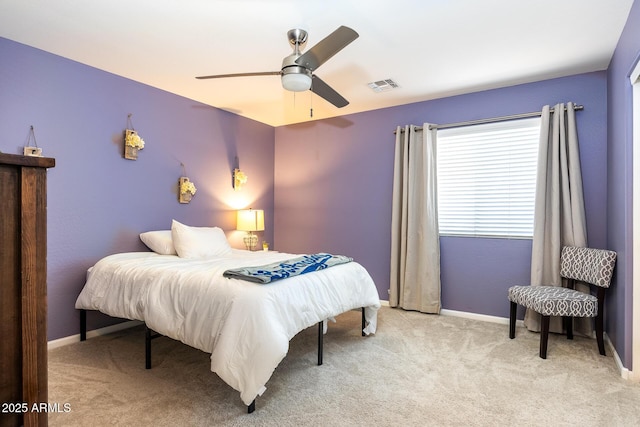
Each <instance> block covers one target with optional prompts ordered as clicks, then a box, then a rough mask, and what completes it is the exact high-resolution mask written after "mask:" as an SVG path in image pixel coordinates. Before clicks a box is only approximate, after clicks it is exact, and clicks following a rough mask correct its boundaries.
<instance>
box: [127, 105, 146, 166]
mask: <svg viewBox="0 0 640 427" xmlns="http://www.w3.org/2000/svg"><path fill="white" fill-rule="evenodd" d="M128 128H131V129H128ZM143 148H144V139H142V138H141V137H140V135H138V132H136V131H135V130H134V128H133V123H132V122H131V114H129V115H128V116H127V129H125V131H124V158H125V159H129V160H137V159H138V150H142V149H143Z"/></svg>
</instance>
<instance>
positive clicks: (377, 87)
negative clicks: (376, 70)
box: [367, 79, 398, 92]
mask: <svg viewBox="0 0 640 427" xmlns="http://www.w3.org/2000/svg"><path fill="white" fill-rule="evenodd" d="M367 86H369V87H370V88H371V90H373V91H374V92H386V91H388V90H391V89H397V88H398V84H397V83H396V82H394V81H393V80H391V79H384V80H378V81H377V82H371V83H369V84H368V85H367Z"/></svg>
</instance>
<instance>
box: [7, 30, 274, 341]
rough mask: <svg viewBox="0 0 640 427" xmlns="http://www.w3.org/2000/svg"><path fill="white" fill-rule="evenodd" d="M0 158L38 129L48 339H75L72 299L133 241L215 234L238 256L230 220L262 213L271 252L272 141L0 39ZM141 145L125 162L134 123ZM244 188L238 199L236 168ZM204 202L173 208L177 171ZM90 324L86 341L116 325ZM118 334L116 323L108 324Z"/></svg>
mask: <svg viewBox="0 0 640 427" xmlns="http://www.w3.org/2000/svg"><path fill="white" fill-rule="evenodd" d="M0 58H2V62H1V65H0V94H1V95H0V132H1V133H2V140H1V141H0V150H1V151H3V152H6V153H15V154H20V153H21V152H22V146H24V145H25V142H26V140H27V136H28V131H29V126H30V125H34V127H35V134H36V137H37V142H38V145H39V146H40V147H41V148H42V149H43V153H44V155H45V156H48V157H54V158H55V159H56V167H55V168H53V169H51V170H50V171H49V174H48V275H47V276H48V299H49V304H48V306H49V316H48V318H49V330H48V336H49V339H50V340H51V339H55V338H59V337H64V336H69V335H72V334H76V333H78V330H79V327H78V313H77V312H76V310H75V309H74V303H75V299H76V297H77V296H78V293H79V292H80V289H81V288H82V286H83V284H84V276H85V272H86V269H87V268H88V267H90V266H91V265H93V264H94V263H95V262H96V261H97V260H98V259H99V258H101V257H103V256H105V255H108V254H112V253H115V252H122V251H140V250H146V249H145V246H144V245H143V244H142V243H141V242H140V240H139V238H138V234H139V233H140V232H142V231H147V230H151V229H169V228H170V225H171V219H172V218H175V219H177V220H179V221H181V222H184V223H186V224H190V225H196V226H205V225H206V226H211V225H218V226H220V227H221V228H223V229H224V230H225V231H227V232H228V233H227V235H228V237H229V238H230V240H231V241H232V244H233V245H234V246H235V247H242V243H241V235H240V234H239V232H237V231H234V228H235V214H234V209H238V208H241V207H248V206H251V207H254V208H262V209H265V214H266V222H267V223H266V224H265V225H266V227H265V228H266V231H265V232H264V235H263V236H261V237H264V238H265V239H266V240H267V241H272V240H273V164H274V161H273V159H274V129H273V127H271V126H267V125H264V124H261V123H258V122H255V121H251V120H248V119H245V118H241V117H239V116H237V115H235V114H231V113H228V112H225V111H222V110H218V109H215V108H212V107H209V106H206V105H203V104H200V103H197V102H195V101H192V100H189V99H186V98H182V97H179V96H176V95H173V94H170V93H167V92H164V91H161V90H158V89H154V88H151V87H149V86H146V85H143V84H140V83H136V82H133V81H131V80H128V79H125V78H121V77H118V76H115V75H113V74H109V73H106V72H103V71H99V70H97V69H94V68H91V67H87V66H84V65H81V64H79V63H76V62H73V61H69V60H66V59H63V58H61V57H59V56H55V55H52V54H49V53H46V52H43V51H40V50H37V49H33V48H30V47H27V46H24V45H21V44H18V43H15V42H12V41H9V40H6V39H2V38H0ZM129 113H132V114H133V116H132V120H133V124H134V126H135V128H136V130H138V132H139V134H140V135H141V136H142V137H143V138H144V139H145V141H146V146H145V148H144V150H142V151H140V153H139V157H138V160H137V161H131V160H125V159H124V158H123V157H122V139H123V138H122V135H123V131H124V129H125V127H126V124H127V114H129ZM236 156H237V157H238V158H239V161H240V165H241V167H242V169H243V170H244V171H245V172H246V173H247V175H248V177H249V181H248V183H247V184H246V186H245V187H244V188H243V189H242V191H240V192H235V191H233V189H232V187H231V171H232V170H233V166H234V159H235V157H236ZM181 162H182V163H184V165H185V167H186V174H187V176H189V178H191V180H192V181H193V182H194V183H195V184H196V186H197V188H198V191H197V194H196V195H195V197H194V199H193V201H192V202H191V203H190V204H188V205H183V204H179V203H178V201H177V181H178V178H179V177H180V176H181V175H182V167H181V166H180V163H181ZM97 317H98V316H97V315H96V316H93V315H92V316H90V323H89V327H90V329H92V328H95V327H98V326H102V325H105V324H107V323H108V322H109V320H110V319H105V318H98V319H96V318H97ZM111 322H112V321H111Z"/></svg>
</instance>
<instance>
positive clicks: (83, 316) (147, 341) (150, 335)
mask: <svg viewBox="0 0 640 427" xmlns="http://www.w3.org/2000/svg"><path fill="white" fill-rule="evenodd" d="M361 312H362V328H361V329H362V336H363V337H364V336H365V333H364V328H365V327H366V326H367V324H366V320H365V317H364V307H362V308H361ZM145 329H146V332H145V338H144V351H145V368H146V369H151V340H153V339H155V338H159V337H162V336H164V335H162V334H159V333H157V332H155V331H153V330H151V329H149V327H148V326H147V325H146V324H145ZM86 340H87V310H84V309H80V341H86ZM323 344H324V321H321V322H320V323H318V366H319V365H322V348H323ZM255 410H256V400H255V399H254V400H253V402H251V404H250V405H248V406H247V413H249V414H250V413H252V412H253V411H255Z"/></svg>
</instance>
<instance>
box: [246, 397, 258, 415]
mask: <svg viewBox="0 0 640 427" xmlns="http://www.w3.org/2000/svg"><path fill="white" fill-rule="evenodd" d="M255 410H256V400H255V399H253V402H251V404H250V405H249V406H247V414H250V413H252V412H253V411H255Z"/></svg>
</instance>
